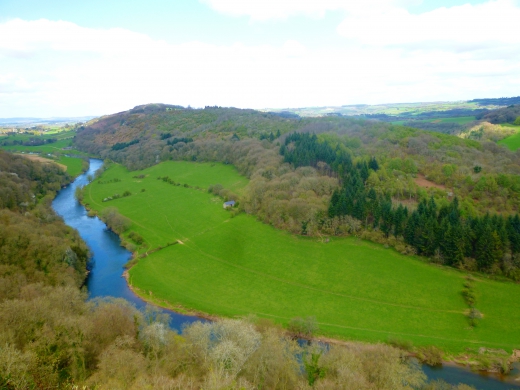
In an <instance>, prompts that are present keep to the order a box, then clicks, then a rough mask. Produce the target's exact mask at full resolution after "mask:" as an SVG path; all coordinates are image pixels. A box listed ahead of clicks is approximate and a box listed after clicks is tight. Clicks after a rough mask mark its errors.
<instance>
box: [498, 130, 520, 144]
mask: <svg viewBox="0 0 520 390" xmlns="http://www.w3.org/2000/svg"><path fill="white" fill-rule="evenodd" d="M502 126H507V127H512V128H514V129H516V134H513V135H511V136H509V137H507V138H504V139H503V140H500V141H498V144H500V145H505V146H506V147H508V148H509V150H512V151H515V150H517V149H518V148H520V126H514V125H510V124H503V125H502Z"/></svg>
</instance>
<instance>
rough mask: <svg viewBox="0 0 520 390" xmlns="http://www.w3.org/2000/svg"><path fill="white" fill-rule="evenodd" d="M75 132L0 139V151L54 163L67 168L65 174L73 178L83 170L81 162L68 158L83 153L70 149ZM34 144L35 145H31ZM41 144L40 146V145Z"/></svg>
mask: <svg viewBox="0 0 520 390" xmlns="http://www.w3.org/2000/svg"><path fill="white" fill-rule="evenodd" d="M75 134H76V133H75V131H72V130H69V131H66V130H65V131H64V130H62V129H60V128H58V129H51V130H49V131H48V132H46V133H45V134H43V135H37V134H32V133H31V134H23V133H22V134H14V135H7V136H2V137H0V149H3V150H6V151H8V152H13V153H32V154H36V155H39V156H41V157H43V158H47V159H49V160H52V161H55V162H57V163H59V164H62V165H65V166H66V167H67V172H68V173H69V174H70V175H71V176H73V177H75V176H77V175H79V174H80V173H81V172H82V170H83V168H84V165H83V160H82V159H80V158H73V157H69V156H71V155H73V156H83V155H85V153H83V152H80V151H78V150H75V149H72V147H71V145H72V139H73V137H74V135H75ZM31 143H34V144H35V145H31ZM40 143H41V144H40Z"/></svg>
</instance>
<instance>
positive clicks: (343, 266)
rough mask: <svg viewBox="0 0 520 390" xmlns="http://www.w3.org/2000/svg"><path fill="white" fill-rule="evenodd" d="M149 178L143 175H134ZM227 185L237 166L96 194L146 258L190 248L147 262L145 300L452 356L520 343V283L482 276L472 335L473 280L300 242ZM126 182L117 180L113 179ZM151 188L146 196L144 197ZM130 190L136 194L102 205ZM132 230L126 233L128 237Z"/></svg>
mask: <svg viewBox="0 0 520 390" xmlns="http://www.w3.org/2000/svg"><path fill="white" fill-rule="evenodd" d="M141 173H142V174H145V175H148V176H147V177H145V178H143V179H136V178H134V177H133V176H136V175H139V174H141ZM164 175H168V176H170V177H171V178H173V179H174V180H175V181H176V182H180V183H183V184H184V183H186V184H189V185H190V186H195V185H197V186H200V187H208V186H209V185H211V184H215V183H221V184H222V185H224V187H227V188H231V189H233V190H234V191H239V190H240V188H243V186H244V185H245V184H246V182H247V181H246V180H245V179H244V178H242V177H240V176H239V175H238V174H237V172H236V171H235V170H234V168H233V167H231V166H224V165H220V164H213V165H212V164H195V163H187V162H168V163H163V164H160V165H157V166H154V167H152V168H149V169H147V170H145V171H140V172H128V171H126V169H124V168H123V167H121V166H118V165H114V166H112V167H111V168H109V169H108V170H107V171H106V172H105V173H104V174H103V176H102V177H101V179H100V180H101V181H103V182H108V183H107V184H100V183H99V181H98V180H95V181H94V182H93V183H92V184H91V185H90V186H89V187H88V188H87V193H86V196H85V201H86V202H88V203H89V204H90V206H91V207H92V208H95V209H97V210H100V209H102V208H104V207H108V206H115V207H117V208H118V209H119V210H120V212H121V213H122V214H124V215H126V216H128V217H129V218H130V219H131V220H132V221H133V223H132V227H131V229H130V230H134V231H137V232H138V233H139V234H141V235H142V236H143V237H144V239H145V241H146V243H145V248H143V249H142V252H143V251H148V250H150V249H154V248H157V247H158V246H165V245H166V244H167V243H172V242H175V241H176V240H180V241H182V244H176V245H172V246H168V247H166V248H164V249H162V250H160V251H157V252H155V253H152V254H150V255H149V256H148V257H146V258H143V259H141V260H139V263H138V264H137V265H136V266H135V267H133V268H132V269H131V270H130V278H131V279H130V281H131V283H132V285H133V286H135V287H136V288H138V289H139V290H140V291H141V294H142V295H143V296H144V297H145V298H151V296H150V295H149V292H150V291H151V292H152V293H153V299H155V300H166V301H168V302H170V303H172V304H181V305H183V306H184V307H187V308H192V309H195V310H199V311H202V312H206V313H211V314H217V315H223V316H241V315H248V314H256V315H258V316H260V317H266V318H272V319H274V320H275V321H277V322H280V323H284V324H285V323H287V322H288V321H289V320H290V319H291V318H293V317H296V316H304V317H305V316H315V317H316V319H317V321H318V323H319V324H320V329H321V333H323V334H326V335H328V336H333V337H339V338H344V339H358V340H367V341H386V340H388V339H389V338H390V337H392V338H399V339H403V340H410V341H412V342H413V343H414V344H415V345H428V344H434V345H438V346H441V347H443V348H445V349H446V350H448V351H453V352H463V351H464V349H465V348H466V347H470V348H477V347H479V346H486V347H489V348H503V349H506V350H508V351H511V350H512V349H513V348H518V347H520V330H519V329H518V326H517V324H518V323H520V300H518V297H519V296H520V286H518V285H515V284H512V283H505V282H496V281H490V280H487V279H479V280H478V281H477V282H476V284H475V285H476V291H477V293H478V300H477V308H478V309H479V310H480V311H481V312H482V313H483V314H484V316H485V317H484V319H483V320H482V321H481V323H480V325H479V326H478V327H477V328H474V329H473V328H470V327H469V326H468V322H467V320H466V318H465V316H464V312H465V310H466V308H467V307H466V305H465V303H464V301H463V299H462V297H461V294H460V292H461V290H462V288H463V281H464V274H463V273H461V272H459V271H456V270H453V269H447V268H441V267H437V266H433V265H430V264H426V263H424V262H422V261H420V260H419V259H418V258H413V257H407V256H403V255H400V254H398V253H397V252H395V251H394V250H392V249H385V248H383V247H382V246H380V245H376V244H372V243H369V242H365V241H361V240H359V239H356V238H342V239H340V238H332V239H331V241H330V242H328V243H325V242H323V241H320V240H318V239H311V238H306V237H298V236H294V235H290V234H288V233H286V232H283V231H279V230H276V229H274V228H272V227H270V226H268V225H265V224H262V223H260V222H258V221H256V220H255V218H254V217H253V216H250V215H246V214H240V215H238V216H236V217H234V218H231V216H232V214H231V213H230V212H228V211H225V210H223V209H222V200H221V199H220V198H218V197H215V196H213V195H211V194H208V193H207V192H206V191H203V190H197V189H195V188H185V187H183V186H173V185H171V184H168V183H165V182H163V181H161V180H157V176H164ZM114 178H118V179H120V180H121V181H120V182H109V181H110V180H112V179H114ZM142 188H144V189H145V190H146V191H145V192H140V191H141V189H142ZM125 190H129V191H131V192H132V195H131V196H128V197H125V198H120V199H117V200H113V201H110V202H102V201H101V200H102V199H103V198H105V197H107V196H110V195H112V194H114V193H122V192H124V191H125ZM126 234H128V232H127V233H126Z"/></svg>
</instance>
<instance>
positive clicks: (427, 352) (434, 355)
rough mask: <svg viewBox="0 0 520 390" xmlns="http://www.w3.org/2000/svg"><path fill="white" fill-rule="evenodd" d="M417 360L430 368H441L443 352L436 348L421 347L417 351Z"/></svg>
mask: <svg viewBox="0 0 520 390" xmlns="http://www.w3.org/2000/svg"><path fill="white" fill-rule="evenodd" d="M417 358H418V359H419V360H420V361H421V362H423V363H426V364H427V365H429V366H440V365H441V364H442V351H441V350H440V349H439V348H437V347H434V346H433V345H431V346H429V347H421V348H419V350H418V351H417Z"/></svg>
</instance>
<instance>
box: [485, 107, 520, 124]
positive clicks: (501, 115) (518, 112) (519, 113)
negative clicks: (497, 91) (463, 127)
mask: <svg viewBox="0 0 520 390" xmlns="http://www.w3.org/2000/svg"><path fill="white" fill-rule="evenodd" d="M518 117H520V104H516V105H511V106H508V107H504V108H499V109H497V110H493V111H490V112H488V113H484V114H483V115H479V116H477V119H482V120H484V121H487V122H490V123H494V124H499V123H513V122H514V121H515V120H516V118H518Z"/></svg>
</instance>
